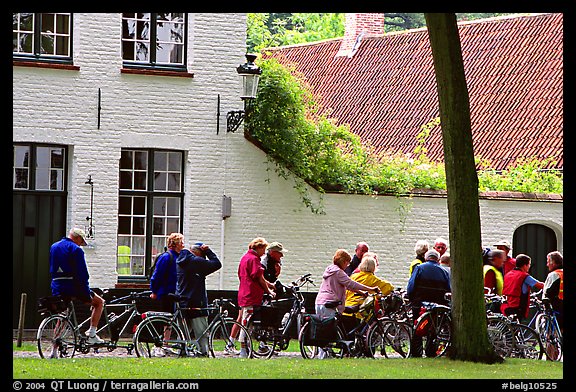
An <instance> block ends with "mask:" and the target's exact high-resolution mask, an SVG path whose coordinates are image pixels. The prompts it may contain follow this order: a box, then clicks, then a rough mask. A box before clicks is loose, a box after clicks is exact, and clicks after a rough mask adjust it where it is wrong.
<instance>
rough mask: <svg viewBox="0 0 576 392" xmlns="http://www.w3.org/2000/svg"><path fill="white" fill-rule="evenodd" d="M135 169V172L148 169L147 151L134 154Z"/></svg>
mask: <svg viewBox="0 0 576 392" xmlns="http://www.w3.org/2000/svg"><path fill="white" fill-rule="evenodd" d="M134 169H135V170H147V169H148V152H146V151H135V152H134Z"/></svg>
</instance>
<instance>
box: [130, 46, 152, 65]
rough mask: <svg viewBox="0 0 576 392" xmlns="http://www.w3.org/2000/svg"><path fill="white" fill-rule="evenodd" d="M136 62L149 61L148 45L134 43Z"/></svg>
mask: <svg viewBox="0 0 576 392" xmlns="http://www.w3.org/2000/svg"><path fill="white" fill-rule="evenodd" d="M134 60H136V61H144V62H148V61H150V49H149V45H148V44H147V43H144V42H136V58H135V59H134Z"/></svg>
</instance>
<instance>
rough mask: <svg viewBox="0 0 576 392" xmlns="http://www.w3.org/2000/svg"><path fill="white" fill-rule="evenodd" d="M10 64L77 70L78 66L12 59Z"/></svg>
mask: <svg viewBox="0 0 576 392" xmlns="http://www.w3.org/2000/svg"><path fill="white" fill-rule="evenodd" d="M12 65H13V66H16V67H33V68H49V69H65V70H69V71H79V70H80V67H79V66H77V65H72V64H58V63H49V62H41V61H26V60H12Z"/></svg>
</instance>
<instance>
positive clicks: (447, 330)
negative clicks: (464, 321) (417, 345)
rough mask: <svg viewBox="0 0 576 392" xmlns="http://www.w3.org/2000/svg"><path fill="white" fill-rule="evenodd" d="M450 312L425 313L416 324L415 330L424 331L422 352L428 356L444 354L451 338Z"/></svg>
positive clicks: (433, 356)
mask: <svg viewBox="0 0 576 392" xmlns="http://www.w3.org/2000/svg"><path fill="white" fill-rule="evenodd" d="M451 324H452V323H451V320H450V314H449V313H448V312H447V311H444V310H434V309H433V310H432V311H430V312H427V313H425V314H424V315H423V316H422V317H420V319H419V320H418V323H417V324H416V327H415V331H426V333H425V334H424V335H423V336H422V346H423V348H424V354H426V356H427V357H429V358H435V357H440V356H442V355H444V353H445V352H446V350H447V349H448V347H449V346H450V339H451V338H452V326H451Z"/></svg>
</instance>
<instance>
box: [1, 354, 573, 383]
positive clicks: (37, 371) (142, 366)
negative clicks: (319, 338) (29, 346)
mask: <svg viewBox="0 0 576 392" xmlns="http://www.w3.org/2000/svg"><path fill="white" fill-rule="evenodd" d="M12 364H13V370H12V376H13V378H17V379H26V378H27V379H46V378H48V379H52V378H56V379H68V378H80V379H95V378H97V379H99V378H110V379H150V378H154V379H507V380H508V379H516V380H529V379H562V377H563V363H557V362H546V361H535V360H524V359H507V360H506V361H505V362H504V363H502V364H496V365H485V364H477V363H472V362H462V361H452V360H449V359H447V358H431V359H430V358H411V359H400V358H398V359H384V360H371V359H348V358H345V359H330V360H304V359H302V358H299V357H284V358H275V359H271V360H259V359H233V358H217V359H215V358H149V359H143V358H135V357H123V358H109V357H108V358H72V359H59V360H45V359H40V358H14V359H13V360H12Z"/></svg>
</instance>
